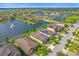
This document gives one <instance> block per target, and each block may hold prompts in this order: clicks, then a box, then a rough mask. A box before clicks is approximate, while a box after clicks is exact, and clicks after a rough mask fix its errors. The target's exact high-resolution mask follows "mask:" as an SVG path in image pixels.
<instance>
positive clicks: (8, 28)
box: [0, 20, 48, 45]
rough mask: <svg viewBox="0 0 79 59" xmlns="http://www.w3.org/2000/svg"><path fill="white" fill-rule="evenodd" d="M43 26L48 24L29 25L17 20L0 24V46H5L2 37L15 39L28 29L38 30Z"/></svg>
mask: <svg viewBox="0 0 79 59" xmlns="http://www.w3.org/2000/svg"><path fill="white" fill-rule="evenodd" d="M45 24H48V23H47V22H42V23H39V24H36V25H31V24H28V23H25V22H21V21H19V20H14V21H9V22H5V23H0V45H1V44H5V41H4V39H3V38H2V37H8V38H15V37H17V36H19V35H21V34H23V33H24V32H26V31H28V30H30V29H34V28H38V27H40V26H42V25H45Z"/></svg>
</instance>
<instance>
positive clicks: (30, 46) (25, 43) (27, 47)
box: [15, 37, 38, 55]
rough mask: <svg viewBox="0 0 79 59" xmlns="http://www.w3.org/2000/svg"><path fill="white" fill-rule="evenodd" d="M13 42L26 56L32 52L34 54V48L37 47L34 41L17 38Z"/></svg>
mask: <svg viewBox="0 0 79 59" xmlns="http://www.w3.org/2000/svg"><path fill="white" fill-rule="evenodd" d="M15 42H16V43H17V44H18V45H19V46H20V48H21V49H22V51H24V53H25V54H26V55H31V54H33V52H35V50H36V47H37V46H38V45H37V44H36V43H35V42H34V41H32V40H30V39H28V38H26V37H24V38H23V37H20V38H17V39H16V40H15Z"/></svg>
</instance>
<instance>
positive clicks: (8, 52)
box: [0, 44, 21, 56]
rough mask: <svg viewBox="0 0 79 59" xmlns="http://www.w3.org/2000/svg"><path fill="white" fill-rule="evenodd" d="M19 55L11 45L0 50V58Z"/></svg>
mask: <svg viewBox="0 0 79 59" xmlns="http://www.w3.org/2000/svg"><path fill="white" fill-rule="evenodd" d="M20 55H21V53H20V52H19V50H17V48H16V47H15V46H14V45H12V44H7V45H5V46H2V47H1V48H0V56H20Z"/></svg>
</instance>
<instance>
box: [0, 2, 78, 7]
mask: <svg viewBox="0 0 79 59" xmlns="http://www.w3.org/2000/svg"><path fill="white" fill-rule="evenodd" d="M0 8H79V3H0Z"/></svg>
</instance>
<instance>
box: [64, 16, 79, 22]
mask: <svg viewBox="0 0 79 59" xmlns="http://www.w3.org/2000/svg"><path fill="white" fill-rule="evenodd" d="M77 20H79V15H72V16H69V17H68V18H66V19H64V20H63V21H64V22H67V23H75V22H76V21H77Z"/></svg>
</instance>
